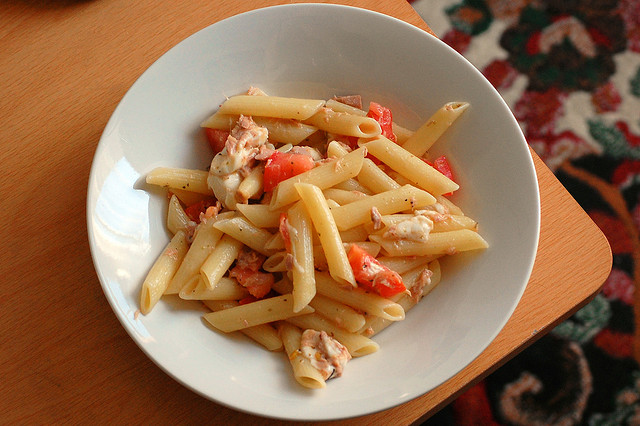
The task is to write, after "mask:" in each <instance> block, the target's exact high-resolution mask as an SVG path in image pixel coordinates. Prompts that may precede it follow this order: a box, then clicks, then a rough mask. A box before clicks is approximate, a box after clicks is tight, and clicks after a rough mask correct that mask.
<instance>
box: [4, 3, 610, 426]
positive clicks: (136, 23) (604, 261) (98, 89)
mask: <svg viewBox="0 0 640 426" xmlns="http://www.w3.org/2000/svg"><path fill="white" fill-rule="evenodd" d="M278 3H284V2H278V1H269V0H258V1H253V2H247V1H240V0H231V1H223V2H211V1H201V0H194V1H192V2H173V1H150V0H141V1H137V2H129V1H125V0H93V1H54V0H50V1H48V2H42V1H28V0H23V1H16V0H6V1H4V2H2V3H0V64H2V66H1V67H0V117H2V125H1V126H0V143H1V144H2V148H1V149H0V165H1V166H0V169H1V170H2V173H1V174H0V195H1V196H2V201H1V203H2V204H1V205H2V208H1V209H0V227H1V231H2V232H1V233H0V235H2V243H3V247H5V249H4V251H3V254H4V256H2V260H1V261H0V348H1V349H0V375H1V377H2V379H0V395H2V397H0V423H6V424H16V423H19V424H26V423H28V424H33V423H36V424H49V423H81V424H82V423H97V424H102V423H116V424H118V423H128V424H135V423H159V424H165V423H171V424H175V423H198V424H200V423H207V424H230V423H232V424H233V423H235V424H245V423H249V422H251V423H253V424H255V425H271V424H281V422H277V421H275V420H270V419H265V418H260V417H256V416H250V415H246V414H242V413H239V412H237V411H234V410H232V409H229V408H225V407H222V406H220V405H218V404H216V403H214V402H211V401H208V400H206V399H204V398H202V397H200V396H198V395H197V394H195V393H193V392H191V391H189V390H188V389H186V388H185V387H183V386H181V385H180V384H178V383H177V382H175V381H174V380H173V379H172V378H170V377H169V376H168V375H166V374H165V373H164V372H163V371H162V370H161V369H160V368H158V367H157V366H156V365H154V364H153V363H152V362H151V361H150V360H149V359H148V358H147V357H146V356H145V355H144V354H143V352H142V351H141V350H140V349H139V348H138V347H137V346H136V345H135V343H134V342H133V341H132V340H131V339H130V338H129V337H128V335H127V334H126V332H125V331H124V329H123V328H122V326H121V325H120V323H119V322H118V320H117V319H116V317H115V315H114V314H113V312H112V311H111V308H110V307H109V305H108V303H107V301H106V299H105V297H104V295H103V292H102V289H101V287H100V283H99V282H98V278H97V276H96V274H95V271H94V269H93V263H92V260H91V254H90V251H89V244H88V240H87V226H86V210H85V204H86V191H87V183H88V177H89V170H90V167H91V162H92V158H93V154H94V151H95V148H96V146H97V143H98V140H99V138H100V134H101V132H102V130H103V129H104V126H105V125H106V123H107V120H108V119H109V117H110V115H111V113H112V112H113V110H114V109H115V107H116V105H117V103H118V102H119V101H120V99H121V98H122V96H123V95H124V94H125V92H126V91H127V89H128V88H129V87H130V86H131V85H132V84H133V82H134V81H135V80H136V78H137V77H138V76H139V75H140V74H141V73H142V72H143V71H144V70H145V69H146V68H147V67H148V66H149V65H151V63H153V61H155V60H156V59H158V58H159V57H160V56H161V55H162V54H163V53H164V52H166V51H167V50H168V49H169V48H171V47H172V46H174V45H175V44H177V43H178V42H179V41H180V40H182V39H184V38H185V37H187V36H189V35H190V34H192V33H194V32H195V31H197V30H199V29H202V28H204V27H206V26H208V25H210V24H212V23H214V22H216V21H218V20H220V19H223V18H225V17H228V16H231V15H235V14H237V13H240V12H244V11H247V10H250V9H255V8H259V7H265V6H269V5H274V4H278ZM287 3H293V2H287ZM340 3H342V4H349V5H353V6H359V7H363V8H368V9H372V10H376V11H380V12H383V13H386V14H389V15H392V16H395V17H397V18H400V19H403V20H405V21H407V22H409V23H411V24H414V25H416V26H418V27H420V28H422V29H425V30H428V27H427V25H426V24H425V23H424V22H423V21H422V20H421V19H420V18H419V16H418V15H417V14H416V13H415V12H414V11H413V9H412V8H411V6H410V5H409V4H408V3H407V2H406V1H405V0H388V1H385V2H379V1H374V0H348V1H343V2H340ZM533 156H534V160H535V163H536V168H537V171H538V176H539V181H540V187H541V198H542V231H541V235H540V248H539V252H538V257H537V259H536V263H535V267H534V271H533V275H532V278H531V281H530V283H529V286H528V287H527V290H526V292H525V294H524V296H523V298H522V301H521V303H520V304H519V305H518V307H517V309H516V312H515V313H514V315H513V317H512V318H511V319H510V321H509V322H508V324H507V326H506V327H505V328H504V330H503V331H502V332H501V333H500V335H499V336H498V337H497V338H496V340H495V341H494V342H493V343H492V344H491V345H490V347H489V348H488V349H487V350H486V351H485V352H484V353H483V354H482V355H481V356H480V357H478V358H477V359H476V360H475V361H474V362H473V363H472V364H471V365H469V366H468V367H467V368H465V369H464V370H463V371H461V372H460V373H459V374H458V375H457V376H455V377H454V378H452V379H451V380H450V381H449V382H447V383H445V384H444V385H442V386H440V387H439V388H437V389H435V390H434V391H432V392H429V393H427V394H425V395H423V396H422V397H420V398H417V399H415V400H413V401H411V402H408V403H406V404H404V405H401V406H398V407H395V408H392V409H390V410H386V411H383V412H380V413H377V414H373V415H370V416H366V417H361V418H356V419H350V420H347V421H344V422H342V423H343V424H353V425H356V424H358V425H359V424H395V425H404V424H410V423H412V422H415V421H417V420H420V419H421V418H424V417H426V416H428V415H430V414H432V413H433V412H434V411H435V410H437V409H438V408H440V407H442V406H443V405H444V404H446V403H447V402H448V401H450V400H451V399H452V398H453V397H455V395H457V394H458V393H459V392H461V390H463V389H464V388H465V387H466V386H468V385H469V384H470V383H473V382H475V381H477V380H479V379H480V378H481V377H483V376H484V375H486V374H488V373H489V372H491V371H493V370H494V369H495V368H497V367H498V366H499V365H501V364H502V363H504V362H505V361H506V360H507V359H509V358H510V357H512V356H514V355H515V354H516V353H517V352H518V351H520V350H522V349H523V348H524V347H526V345H528V344H530V343H531V342H532V341H534V340H535V338H536V337H538V336H540V335H541V334H542V333H544V332H545V331H548V330H549V329H550V328H551V327H553V326H554V325H555V324H557V323H558V322H559V321H561V320H562V319H564V318H566V317H567V316H568V315H570V314H571V313H572V312H574V311H575V310H577V309H578V308H579V307H581V306H582V305H584V304H585V303H586V302H587V301H589V300H590V299H591V298H592V297H593V296H594V295H595V294H596V293H597V291H598V290H599V288H600V286H601V285H602V283H603V282H604V280H605V278H606V276H607V274H608V272H609V270H610V267H611V253H610V250H609V246H608V244H607V242H606V240H605V238H604V236H603V235H602V234H601V233H600V231H599V230H598V229H597V227H596V226H595V225H594V224H593V222H592V221H591V220H590V219H589V218H588V217H587V215H586V213H584V211H583V210H582V209H581V208H580V207H579V206H578V204H577V203H576V202H575V201H574V200H573V199H572V198H571V197H570V196H569V194H568V193H567V192H566V190H565V189H564V188H563V187H562V185H561V184H560V183H559V182H558V181H557V180H556V179H555V177H554V176H553V174H552V173H551V172H550V171H549V170H548V169H547V168H546V167H545V166H544V164H542V162H541V161H540V160H539V159H538V158H537V156H535V154H533ZM297 424H306V423H297Z"/></svg>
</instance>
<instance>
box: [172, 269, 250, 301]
mask: <svg viewBox="0 0 640 426" xmlns="http://www.w3.org/2000/svg"><path fill="white" fill-rule="evenodd" d="M178 295H179V296H180V298H181V299H184V300H240V299H242V298H245V297H247V296H248V295H249V291H247V289H246V288H244V287H242V286H241V285H240V284H238V281H236V280H235V279H233V278H227V277H222V278H220V279H219V280H218V282H217V283H216V285H215V287H213V288H209V286H207V285H206V284H205V282H204V279H203V278H202V276H199V275H194V276H193V277H191V278H190V279H189V280H188V281H187V284H186V285H185V286H184V287H182V289H180V292H179V293H178Z"/></svg>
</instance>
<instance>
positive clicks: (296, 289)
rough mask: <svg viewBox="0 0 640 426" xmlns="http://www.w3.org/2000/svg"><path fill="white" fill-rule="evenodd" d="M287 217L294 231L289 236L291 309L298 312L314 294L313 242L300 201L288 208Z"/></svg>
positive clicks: (309, 226) (306, 215) (307, 216)
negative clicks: (291, 283) (291, 277)
mask: <svg viewBox="0 0 640 426" xmlns="http://www.w3.org/2000/svg"><path fill="white" fill-rule="evenodd" d="M287 219H288V221H289V224H290V225H291V228H292V229H295V233H292V234H291V235H290V237H291V253H292V255H293V270H292V271H291V273H292V275H293V291H292V293H293V311H294V312H300V311H301V310H302V309H303V308H304V307H305V306H307V305H308V304H309V302H311V299H313V297H314V296H315V295H316V278H315V276H314V274H313V242H312V239H311V238H312V237H311V229H312V228H311V226H312V225H311V219H310V218H309V215H308V213H307V211H306V210H305V209H304V206H303V205H302V204H300V203H298V204H296V205H295V207H293V208H292V209H290V210H289V213H288V215H287Z"/></svg>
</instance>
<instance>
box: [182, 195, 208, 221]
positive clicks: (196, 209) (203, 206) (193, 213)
mask: <svg viewBox="0 0 640 426" xmlns="http://www.w3.org/2000/svg"><path fill="white" fill-rule="evenodd" d="M215 205H216V199H215V198H213V197H210V198H205V199H204V200H201V201H198V202H197V203H194V204H191V205H190V206H187V208H185V209H184V212H185V213H186V214H187V216H189V219H191V220H192V221H194V222H200V213H204V212H205V211H206V210H207V208H208V207H211V206H215Z"/></svg>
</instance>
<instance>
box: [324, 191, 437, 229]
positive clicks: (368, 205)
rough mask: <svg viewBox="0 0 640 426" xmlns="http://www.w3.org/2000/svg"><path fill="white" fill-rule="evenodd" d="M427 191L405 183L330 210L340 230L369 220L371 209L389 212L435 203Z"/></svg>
mask: <svg viewBox="0 0 640 426" xmlns="http://www.w3.org/2000/svg"><path fill="white" fill-rule="evenodd" d="M435 201H436V200H435V198H433V196H432V195H431V194H429V193H428V192H425V191H422V190H420V189H417V188H414V187H412V186H411V185H405V186H403V187H401V188H398V189H394V190H391V191H386V192H382V193H380V194H376V195H372V196H370V197H367V198H363V199H362V200H358V201H354V202H352V203H349V204H345V205H344V206H340V207H336V208H334V209H332V210H331V213H332V214H333V217H334V219H335V221H336V224H337V226H338V229H340V230H341V231H344V230H347V229H351V228H353V227H354V226H358V225H363V224H365V223H368V222H371V215H372V209H373V208H374V207H375V208H376V209H377V211H378V212H379V214H381V215H385V214H391V213H397V212H400V211H404V210H409V209H413V208H420V207H424V206H428V205H430V204H433V203H435Z"/></svg>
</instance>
